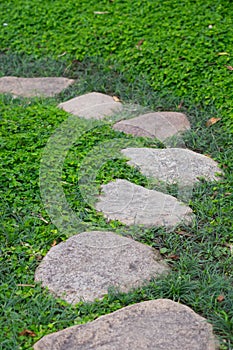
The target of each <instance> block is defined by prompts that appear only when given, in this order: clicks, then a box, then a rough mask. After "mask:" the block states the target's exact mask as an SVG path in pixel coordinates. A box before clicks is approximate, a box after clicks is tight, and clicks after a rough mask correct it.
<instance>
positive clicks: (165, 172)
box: [121, 148, 222, 187]
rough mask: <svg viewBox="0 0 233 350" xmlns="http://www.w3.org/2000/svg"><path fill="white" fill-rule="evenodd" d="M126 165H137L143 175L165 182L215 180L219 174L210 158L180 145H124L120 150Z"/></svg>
mask: <svg viewBox="0 0 233 350" xmlns="http://www.w3.org/2000/svg"><path fill="white" fill-rule="evenodd" d="M121 152H122V153H123V154H124V155H125V156H126V157H127V158H129V159H130V160H129V161H128V164H129V165H132V166H134V167H137V168H139V170H140V171H141V172H142V173H143V174H144V175H146V176H148V177H152V178H155V179H157V180H159V181H164V182H166V183H168V184H174V183H178V184H180V185H181V186H190V187H191V186H193V184H194V183H195V182H197V181H198V180H199V178H204V179H206V180H210V181H213V180H219V179H220V177H219V176H216V174H217V173H222V171H221V170H220V169H219V167H218V164H217V163H216V162H215V161H214V160H213V159H211V158H209V157H207V156H204V155H202V154H199V153H196V152H193V151H191V150H188V149H183V148H168V149H154V148H126V149H123V150H122V151H121Z"/></svg>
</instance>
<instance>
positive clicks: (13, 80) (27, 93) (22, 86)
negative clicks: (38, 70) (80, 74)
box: [0, 77, 74, 97]
mask: <svg viewBox="0 0 233 350" xmlns="http://www.w3.org/2000/svg"><path fill="white" fill-rule="evenodd" d="M73 83H74V80H73V79H67V78H62V77H48V78H18V77H2V78H0V93H9V94H12V95H16V96H22V97H39V96H43V97H53V96H55V95H56V94H58V93H60V92H61V91H62V90H64V89H66V88H68V87H69V86H70V85H71V84H73Z"/></svg>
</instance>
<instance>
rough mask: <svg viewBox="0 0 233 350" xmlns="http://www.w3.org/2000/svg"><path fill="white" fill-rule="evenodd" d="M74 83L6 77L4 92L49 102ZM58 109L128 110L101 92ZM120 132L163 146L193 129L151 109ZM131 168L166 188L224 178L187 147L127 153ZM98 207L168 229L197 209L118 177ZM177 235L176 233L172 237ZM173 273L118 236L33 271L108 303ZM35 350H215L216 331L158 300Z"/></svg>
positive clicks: (78, 245) (69, 244)
mask: <svg viewBox="0 0 233 350" xmlns="http://www.w3.org/2000/svg"><path fill="white" fill-rule="evenodd" d="M73 82H74V81H73V80H71V79H65V78H16V77H3V78H0V93H12V94H13V95H18V96H24V97H31V96H41V95H43V96H47V97H51V96H54V95H55V94H57V93H59V92H61V91H62V90H63V89H65V88H67V87H68V86H69V85H70V84H72V83H73ZM58 107H59V108H62V109H64V110H65V111H67V112H69V113H71V114H73V115H75V116H77V117H83V118H86V119H90V118H93V119H104V118H107V117H110V116H113V115H114V114H116V113H120V112H121V111H122V110H123V107H124V106H123V105H122V104H121V103H120V102H119V101H118V100H117V98H115V99H114V98H113V97H111V96H107V95H104V94H101V93H98V92H93V93H89V94H85V95H83V96H79V97H76V98H74V99H71V100H69V101H66V102H64V103H61V104H59V106H58ZM113 128H114V129H115V130H119V131H122V132H124V133H129V134H132V135H135V136H142V137H150V138H157V139H159V140H160V141H162V142H164V144H165V145H166V144H168V143H167V140H169V139H170V138H171V137H177V138H179V137H181V135H182V133H183V132H185V131H186V130H188V129H190V123H189V121H188V119H187V118H186V116H185V115H184V114H182V113H176V112H152V113H147V114H144V115H140V116H138V117H134V115H132V118H131V119H125V120H121V121H120V122H117V123H116V124H115V125H114V126H113ZM121 152H122V155H123V156H124V157H127V158H128V159H129V161H128V164H130V165H132V166H134V167H137V168H139V170H140V171H141V172H142V173H143V174H144V175H146V176H147V177H153V178H155V179H156V180H158V181H163V182H165V183H166V184H172V183H179V184H182V185H183V186H193V184H195V183H196V182H197V181H198V180H199V178H200V177H204V178H205V179H208V181H215V180H218V179H219V177H218V176H216V173H221V171H220V169H219V168H218V166H217V163H216V162H214V161H213V160H212V159H210V158H208V157H206V156H204V155H200V154H197V153H195V152H193V151H191V150H187V149H182V148H169V149H154V148H153V149H150V148H126V149H122V151H121ZM95 207H96V209H97V210H98V211H101V212H102V213H103V214H104V215H105V217H106V218H107V219H108V220H119V221H121V222H122V223H124V224H125V225H128V226H131V225H135V224H136V225H143V226H144V227H158V226H164V227H165V228H167V229H173V228H174V227H175V226H177V225H178V224H180V223H185V224H186V225H188V224H191V223H192V220H193V219H194V215H193V213H192V210H191V208H189V207H188V206H187V205H185V204H184V203H182V202H180V201H178V200H177V198H175V197H173V196H171V195H167V194H165V193H163V192H158V191H154V190H148V189H146V188H144V187H142V186H138V185H135V184H133V183H130V182H129V181H126V180H121V179H116V181H114V182H110V183H108V184H106V185H103V186H102V193H101V194H100V195H99V197H98V199H97V202H96V204H95ZM170 234H171V233H170ZM164 273H165V274H167V273H169V268H168V266H167V265H166V263H165V262H163V260H162V259H161V257H160V255H159V253H158V251H156V250H155V249H152V248H151V247H149V246H146V245H144V244H142V243H138V242H135V241H134V240H133V239H129V238H126V237H122V236H119V235H117V234H115V233H113V232H100V231H92V232H82V233H79V234H77V235H75V236H73V237H70V238H69V239H67V240H66V241H65V242H62V243H60V244H58V245H57V246H54V247H52V248H51V249H50V251H49V252H48V253H47V255H46V256H45V257H44V259H43V260H42V262H41V263H40V265H39V266H38V268H37V269H36V272H35V281H41V282H42V285H43V286H45V287H48V289H49V290H50V292H51V293H52V294H54V295H55V296H58V297H60V298H63V299H64V300H66V301H67V302H68V303H74V304H75V303H77V302H78V301H79V300H81V299H84V300H88V301H93V300H94V299H95V298H102V297H103V296H104V295H105V294H106V293H107V292H108V289H109V288H110V287H115V288H117V289H119V290H121V291H123V292H128V291H129V290H130V289H131V288H133V287H138V286H141V285H142V284H143V283H144V282H146V281H148V280H149V279H151V278H152V277H153V278H156V277H158V276H160V275H161V274H164ZM34 349H35V350H42V349H43V350H44V349H51V350H52V349H54V350H65V349H69V350H74V349H75V350H78V349H80V350H81V349H82V350H84V349H87V350H89V349H93V350H97V349H101V350H114V349H115V350H121V349H126V350H127V349H128V350H134V349H140V350H144V349H150V350H154V349H158V350H167V349H169V350H176V349H177V350H178V349H179V350H180V349H184V350H185V349H186V350H214V349H218V344H217V343H216V342H215V340H214V335H213V332H212V326H211V325H210V324H208V323H207V322H206V321H205V319H203V318H202V317H200V316H199V315H197V314H195V313H194V312H193V311H192V310H191V309H190V308H188V307H187V306H184V305H181V304H179V303H175V302H173V301H171V300H166V299H159V300H153V301H147V302H142V303H139V304H135V305H131V306H128V307H125V308H122V309H121V310H119V311H116V312H113V313H112V314H110V315H105V316H102V317H100V318H98V319H97V320H95V321H93V322H89V323H87V324H85V325H78V326H74V327H71V328H67V329H65V330H62V331H60V332H57V333H54V334H50V335H47V336H45V337H43V338H42V339H41V340H39V341H38V342H37V343H36V344H35V345H34Z"/></svg>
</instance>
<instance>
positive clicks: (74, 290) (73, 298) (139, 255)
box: [35, 231, 168, 303]
mask: <svg viewBox="0 0 233 350" xmlns="http://www.w3.org/2000/svg"><path fill="white" fill-rule="evenodd" d="M167 271H168V268H167V266H166V265H165V263H164V262H163V261H161V257H160V255H159V253H158V252H157V251H156V250H155V249H153V248H151V247H149V246H147V245H145V244H142V243H139V242H135V241H134V240H133V239H130V238H126V237H121V236H119V235H117V234H114V233H112V232H100V231H92V232H83V233H80V234H78V235H75V236H72V237H71V238H69V239H68V240H67V241H65V242H62V243H59V244H58V245H57V246H54V247H52V248H51V249H50V251H49V252H48V253H47V255H46V256H45V257H44V259H43V260H42V262H41V263H40V265H39V267H38V268H37V269H36V272H35V280H36V281H42V285H43V286H46V287H48V289H49V290H50V291H51V292H52V293H53V294H55V295H56V296H58V297H60V298H62V299H64V300H66V301H67V302H68V303H78V302H79V301H80V299H84V300H86V301H93V300H94V299H96V298H98V299H99V298H102V297H103V296H104V295H105V294H107V293H108V288H109V287H115V288H118V289H119V290H120V291H122V292H128V291H129V290H130V289H131V288H132V287H137V286H140V285H142V284H143V283H144V282H145V281H147V280H149V279H150V278H152V277H156V276H158V275H159V274H161V273H164V272H167Z"/></svg>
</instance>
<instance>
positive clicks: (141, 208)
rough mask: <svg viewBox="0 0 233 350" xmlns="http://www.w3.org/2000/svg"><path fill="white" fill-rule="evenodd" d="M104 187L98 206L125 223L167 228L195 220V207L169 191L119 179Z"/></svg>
mask: <svg viewBox="0 0 233 350" xmlns="http://www.w3.org/2000/svg"><path fill="white" fill-rule="evenodd" d="M102 190H103V192H104V194H103V195H101V196H100V197H99V199H98V202H97V203H96V204H95V207H96V209H97V210H98V211H101V212H103V213H104V216H105V217H106V218H107V219H110V220H118V221H120V222H122V223H123V224H125V225H144V226H146V227H153V226H165V227H166V228H168V229H173V228H174V227H175V226H177V225H178V224H179V223H181V222H184V223H185V224H190V223H191V222H192V218H193V215H192V209H191V208H189V207H188V206H186V205H185V204H183V203H182V202H179V201H178V200H177V199H176V198H175V197H172V196H170V195H168V194H164V193H162V192H158V191H154V190H148V189H146V188H144V187H142V186H138V185H135V184H133V183H131V182H129V181H127V180H120V179H118V180H116V181H114V182H110V183H108V184H107V185H102Z"/></svg>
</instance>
